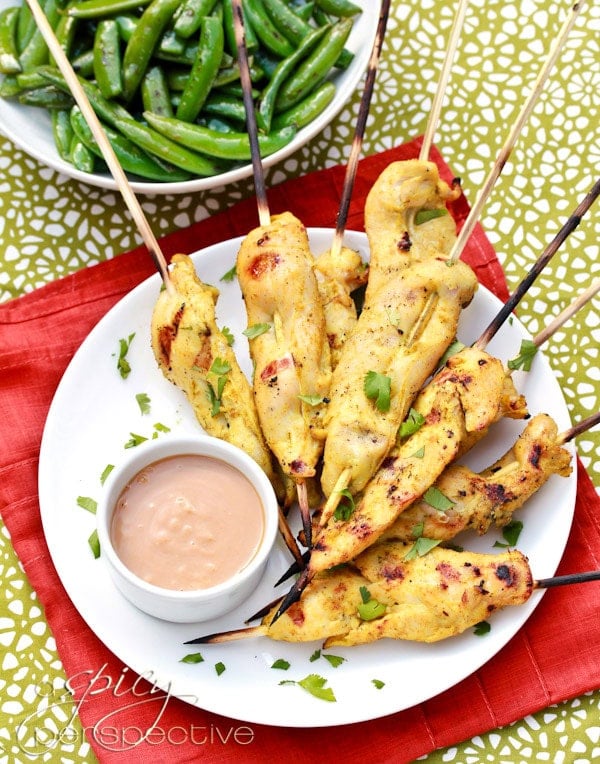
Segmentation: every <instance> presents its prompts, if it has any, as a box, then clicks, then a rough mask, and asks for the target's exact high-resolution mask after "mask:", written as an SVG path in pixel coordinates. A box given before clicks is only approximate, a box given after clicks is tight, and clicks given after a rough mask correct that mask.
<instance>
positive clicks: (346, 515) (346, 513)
mask: <svg viewBox="0 0 600 764" xmlns="http://www.w3.org/2000/svg"><path fill="white" fill-rule="evenodd" d="M340 494H341V496H342V499H341V501H340V503H339V504H338V505H337V507H336V508H335V510H334V512H333V516H334V518H335V519H336V520H342V521H346V520H349V519H350V518H351V517H352V514H353V512H354V510H355V509H356V504H355V503H354V497H353V496H352V494H351V493H350V491H349V490H348V489H347V488H342V490H341V491H340Z"/></svg>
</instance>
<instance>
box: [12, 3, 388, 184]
mask: <svg viewBox="0 0 600 764" xmlns="http://www.w3.org/2000/svg"><path fill="white" fill-rule="evenodd" d="M355 2H356V4H357V5H359V6H361V7H362V8H363V9H364V10H363V12H362V13H361V14H360V15H359V16H358V17H357V18H356V21H355V22H354V27H353V29H352V32H351V33H350V37H349V39H348V42H347V43H346V47H347V48H348V49H349V50H351V51H352V52H353V53H354V54H355V55H354V59H353V60H352V63H351V64H350V66H349V67H348V68H347V69H346V70H345V71H342V72H338V73H336V74H335V75H334V76H333V79H332V81H333V82H334V83H335V85H336V94H335V96H334V98H333V100H332V101H331V103H330V104H329V106H327V108H326V109H325V110H324V111H323V112H321V114H320V115H319V116H318V117H317V118H316V119H314V120H313V121H312V122H311V123H310V124H309V125H306V127H304V128H302V129H301V130H299V131H298V133H297V134H296V135H295V136H294V139H293V140H292V141H291V142H290V143H289V144H288V145H287V146H285V147H284V148H282V149H280V150H279V151H277V152H275V153H274V154H271V155H270V156H268V157H265V159H264V160H263V165H264V167H265V168H268V167H272V166H273V165H275V164H277V163H278V162H281V161H282V160H283V159H286V158H287V157H289V156H290V155H291V154H293V153H294V152H295V151H297V150H298V149H299V148H300V147H301V146H304V144H305V143H308V141H309V140H311V139H312V138H314V137H315V136H316V135H318V133H320V132H321V131H322V130H323V129H324V128H325V127H326V126H327V125H328V124H329V123H330V122H331V121H332V119H333V118H334V117H335V116H336V115H337V114H338V113H339V112H340V111H341V110H342V107H343V106H344V105H345V103H346V102H347V101H348V100H349V99H350V97H351V96H352V95H353V94H354V91H355V90H356V89H357V87H358V86H359V83H360V80H361V78H362V76H363V74H364V72H365V70H366V68H367V63H368V61H369V57H370V55H371V49H372V46H373V41H374V39H375V33H376V31H377V21H378V19H379V10H378V8H376V7H374V6H373V4H369V3H368V2H367V0H355ZM17 4H18V2H17V0H0V10H3V9H4V8H7V7H10V6H14V5H17ZM0 132H2V133H4V134H5V135H6V136H7V137H8V138H10V139H11V140H12V141H13V143H14V144H15V145H16V146H18V147H19V148H20V149H22V150H23V151H24V152H25V153H27V154H29V155H30V156H32V157H34V159H37V160H38V161H39V162H42V163H43V164H45V165H48V166H49V167H52V168H53V169H54V170H57V171H58V172H61V173H64V174H65V175H67V176H69V177H70V178H74V179H75V180H79V181H81V182H82V183H88V184H90V185H93V186H99V187H100V188H109V189H116V188H117V186H116V184H115V182H114V180H113V178H112V176H111V175H110V174H108V173H86V172H81V171H80V170H77V169H76V168H75V167H73V165H71V164H69V163H68V162H65V161H64V159H61V157H60V156H59V155H58V152H57V151H56V147H55V145H54V139H53V137H52V126H51V123H50V116H49V114H48V112H47V111H46V110H45V109H40V108H37V107H34V106H24V105H22V104H20V103H18V101H16V100H14V99H3V98H0ZM251 175H252V165H251V164H246V165H243V166H241V167H237V168H236V169H233V170H230V171H228V172H224V173H221V174H220V175H213V176H212V177H209V178H196V179H192V180H185V181H181V182H177V183H159V182H156V181H143V180H140V179H135V178H132V180H131V187H132V188H133V190H134V192H135V193H138V194H188V193H193V192H195V191H205V190H210V189H214V188H220V187H222V186H226V185H228V184H229V183H234V182H236V181H239V180H242V179H244V178H248V177H250V176H251Z"/></svg>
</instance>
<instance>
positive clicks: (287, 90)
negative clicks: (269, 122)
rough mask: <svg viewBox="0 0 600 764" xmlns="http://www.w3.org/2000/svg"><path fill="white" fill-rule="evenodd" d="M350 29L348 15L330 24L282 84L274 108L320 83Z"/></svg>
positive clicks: (303, 95) (292, 102)
mask: <svg viewBox="0 0 600 764" xmlns="http://www.w3.org/2000/svg"><path fill="white" fill-rule="evenodd" d="M351 30H352V19H342V20H341V21H338V22H337V24H334V25H333V27H332V28H331V29H330V30H329V32H328V34H327V36H326V37H325V38H324V39H323V40H322V41H321V42H320V43H319V45H318V46H317V47H316V48H315V50H313V52H312V53H311V54H310V55H309V56H308V58H306V59H305V60H304V61H303V62H302V63H301V64H300V66H299V67H298V69H297V71H296V72H295V73H294V74H293V75H292V76H291V77H290V78H289V79H288V80H287V81H286V82H285V83H284V84H283V85H282V87H281V89H280V91H279V94H278V96H277V99H276V102H275V110H276V111H277V112H280V111H286V110H287V109H289V108H291V107H292V106H294V105H295V104H297V103H299V102H300V101H301V100H302V99H303V98H306V96H307V95H308V94H309V93H310V92H311V90H314V88H316V87H317V86H318V85H320V84H321V83H322V82H323V81H324V80H325V79H326V77H327V75H328V73H329V71H330V70H331V67H332V66H333V64H334V63H335V61H336V59H337V58H338V56H339V55H340V53H341V51H342V50H343V48H344V45H345V44H346V40H347V39H348V37H349V35H350V31H351Z"/></svg>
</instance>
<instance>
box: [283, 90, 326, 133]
mask: <svg viewBox="0 0 600 764" xmlns="http://www.w3.org/2000/svg"><path fill="white" fill-rule="evenodd" d="M334 96H335V85H334V84H333V82H328V81H326V82H323V83H322V84H321V85H319V87H318V88H317V89H316V90H314V91H313V92H312V93H311V94H310V95H308V96H307V97H306V98H305V99H304V100H303V101H300V103H297V104H296V105H295V106H292V107H291V109H288V110H287V111H284V112H282V113H281V114H278V115H277V116H276V117H275V118H274V119H273V122H272V123H271V127H272V129H273V130H281V129H282V128H283V127H286V126H287V125H295V126H296V128H297V129H298V130H300V129H301V128H303V127H304V126H305V125H308V124H309V122H312V121H313V119H315V118H316V117H318V116H319V114H321V112H322V111H324V110H325V109H326V108H327V106H329V104H330V103H331V102H332V101H333V97H334Z"/></svg>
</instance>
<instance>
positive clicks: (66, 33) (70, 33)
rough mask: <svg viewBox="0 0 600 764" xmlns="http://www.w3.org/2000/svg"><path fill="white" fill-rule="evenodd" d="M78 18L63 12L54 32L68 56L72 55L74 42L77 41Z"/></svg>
mask: <svg viewBox="0 0 600 764" xmlns="http://www.w3.org/2000/svg"><path fill="white" fill-rule="evenodd" d="M77 24H78V19H76V18H75V17H74V16H67V15H66V14H63V15H62V16H61V17H60V19H59V20H58V24H57V25H56V29H55V30H54V34H55V35H56V39H57V40H58V42H59V43H60V47H61V48H62V49H63V50H64V52H65V54H66V56H67V58H70V57H71V51H72V49H73V43H74V41H75V33H76V31H77Z"/></svg>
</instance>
